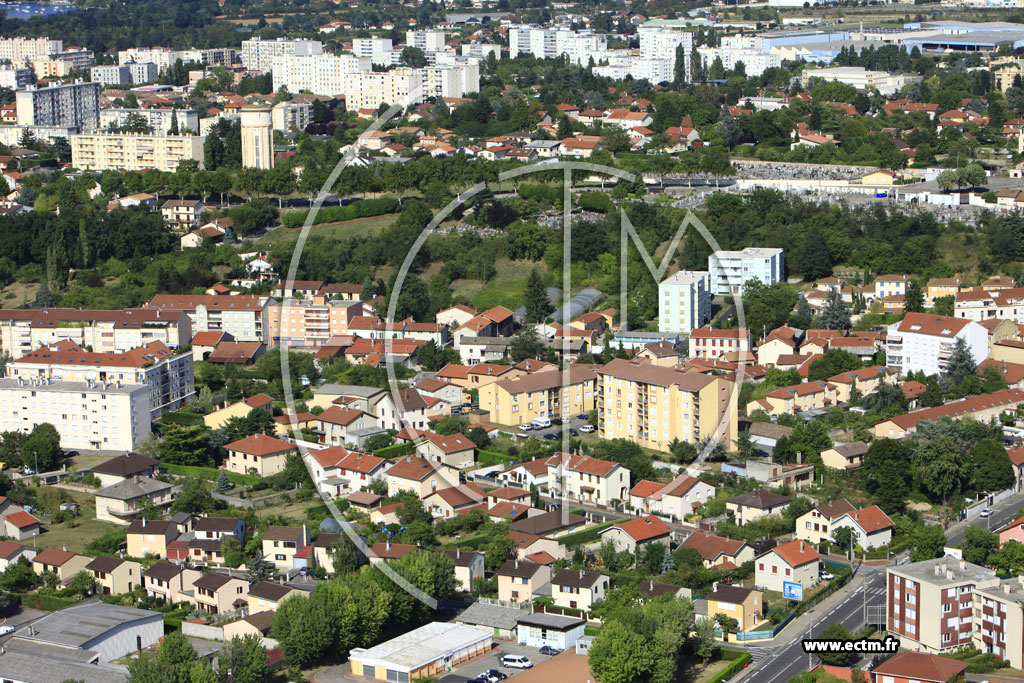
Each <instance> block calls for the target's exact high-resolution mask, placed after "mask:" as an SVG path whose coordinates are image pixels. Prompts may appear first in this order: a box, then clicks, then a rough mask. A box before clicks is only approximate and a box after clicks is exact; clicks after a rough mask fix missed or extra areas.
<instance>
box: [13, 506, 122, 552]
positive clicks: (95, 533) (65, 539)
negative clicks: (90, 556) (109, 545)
mask: <svg viewBox="0 0 1024 683" xmlns="http://www.w3.org/2000/svg"><path fill="white" fill-rule="evenodd" d="M95 514H96V512H95V510H86V511H83V512H82V516H81V517H78V518H76V519H75V521H76V522H77V525H76V526H75V527H74V528H69V527H68V526H67V524H45V525H44V526H45V527H46V531H45V532H43V533H41V534H39V535H38V536H36V537H35V538H33V539H31V541H29V542H28V543H29V544H30V545H36V546H38V547H40V548H44V547H48V548H65V547H66V548H67V549H68V550H70V551H71V552H74V553H84V552H85V546H87V545H89V542H90V541H92V540H93V539H94V538H99V537H100V536H102V535H103V534H105V533H107V532H108V531H111V530H113V529H116V528H117V525H116V524H112V523H110V522H101V521H99V520H97V519H96V518H95V517H91V516H90V515H95Z"/></svg>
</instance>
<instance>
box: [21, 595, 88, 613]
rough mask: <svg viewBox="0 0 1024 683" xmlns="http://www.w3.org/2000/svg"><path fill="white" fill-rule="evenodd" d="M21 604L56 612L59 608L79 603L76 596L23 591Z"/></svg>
mask: <svg viewBox="0 0 1024 683" xmlns="http://www.w3.org/2000/svg"><path fill="white" fill-rule="evenodd" d="M20 598H21V604H22V605H23V606H24V607H31V608H32V609H41V610H45V611H47V612H56V611H57V610H59V609H64V608H65V607H70V606H71V605H74V604H76V603H78V600H77V599H76V598H61V597H58V596H56V595H39V594H38V593H22V594H21V596H20Z"/></svg>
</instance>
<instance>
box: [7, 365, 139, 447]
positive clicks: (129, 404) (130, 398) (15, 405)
mask: <svg viewBox="0 0 1024 683" xmlns="http://www.w3.org/2000/svg"><path fill="white" fill-rule="evenodd" d="M149 396H150V390H149V387H148V386H146V385H145V384H119V383H114V382H65V381H62V380H46V379H42V380H34V381H31V382H29V381H26V380H20V379H14V378H13V377H5V378H4V379H0V431H5V432H7V431H14V432H22V433H24V434H28V433H29V432H31V431H32V430H33V429H34V428H35V427H37V426H39V425H41V424H43V423H49V424H52V425H53V426H54V427H56V429H57V432H58V433H59V434H60V445H61V447H62V448H84V449H90V450H115V451H125V450H128V451H130V450H134V449H136V448H138V447H139V445H140V444H141V443H143V442H144V441H146V440H147V439H149V436H150V430H149V427H150V403H149V400H150V399H149Z"/></svg>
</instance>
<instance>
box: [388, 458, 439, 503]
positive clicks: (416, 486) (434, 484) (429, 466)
mask: <svg viewBox="0 0 1024 683" xmlns="http://www.w3.org/2000/svg"><path fill="white" fill-rule="evenodd" d="M387 480H388V495H389V496H393V495H395V494H396V493H398V492H399V491H413V492H415V493H416V495H418V496H419V497H420V498H426V497H427V496H428V495H430V494H431V492H433V491H436V490H437V489H443V488H447V487H448V486H450V484H449V482H448V480H447V479H446V478H445V477H444V476H443V474H442V472H441V466H440V465H439V464H437V463H435V462H434V461H432V460H427V459H426V458H417V457H414V456H411V455H407V456H405V457H403V458H402V459H400V460H399V461H398V462H396V463H395V464H394V465H392V466H391V467H390V468H389V469H388V471H387Z"/></svg>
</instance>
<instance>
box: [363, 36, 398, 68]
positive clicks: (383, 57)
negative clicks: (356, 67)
mask: <svg viewBox="0 0 1024 683" xmlns="http://www.w3.org/2000/svg"><path fill="white" fill-rule="evenodd" d="M352 54H354V55H355V56H356V57H359V58H360V59H369V60H370V61H371V62H372V63H374V64H379V65H381V66H391V65H393V64H398V62H399V61H400V59H401V56H402V54H401V53H400V52H398V51H396V50H395V48H394V47H392V45H391V39H390V38H353V39H352Z"/></svg>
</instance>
